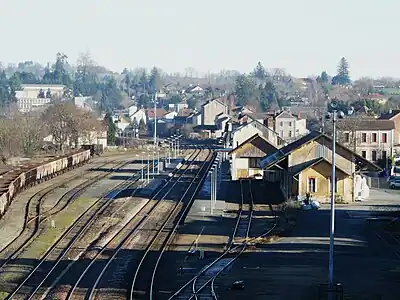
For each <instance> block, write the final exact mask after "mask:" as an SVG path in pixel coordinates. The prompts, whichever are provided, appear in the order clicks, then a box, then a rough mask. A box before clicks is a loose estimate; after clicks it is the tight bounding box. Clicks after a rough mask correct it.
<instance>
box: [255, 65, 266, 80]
mask: <svg viewBox="0 0 400 300" xmlns="http://www.w3.org/2000/svg"><path fill="white" fill-rule="evenodd" d="M253 75H254V77H255V78H256V79H258V80H259V81H260V82H262V81H264V80H265V79H266V78H267V72H266V71H265V68H264V66H263V65H262V64H261V62H258V63H257V66H256V68H255V69H254V71H253Z"/></svg>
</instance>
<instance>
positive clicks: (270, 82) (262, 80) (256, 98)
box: [235, 57, 351, 111]
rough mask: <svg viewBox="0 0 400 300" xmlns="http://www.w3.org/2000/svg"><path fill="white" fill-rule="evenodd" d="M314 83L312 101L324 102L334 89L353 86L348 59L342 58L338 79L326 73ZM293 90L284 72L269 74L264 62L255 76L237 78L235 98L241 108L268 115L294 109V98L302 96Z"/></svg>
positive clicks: (290, 81)
mask: <svg viewBox="0 0 400 300" xmlns="http://www.w3.org/2000/svg"><path fill="white" fill-rule="evenodd" d="M310 81H312V80H310ZM312 83H313V84H311V85H310V86H311V88H310V89H311V90H310V92H311V93H312V95H310V98H315V97H317V98H318V97H319V98H324V99H325V97H326V95H327V94H328V93H329V90H330V89H332V87H334V86H345V85H348V84H350V83H351V80H350V75H349V65H348V62H347V60H346V58H344V57H343V58H341V60H340V62H339V64H338V66H337V74H336V75H335V76H333V77H330V76H329V75H328V74H327V73H326V72H325V71H323V72H322V73H321V74H320V75H319V76H318V77H316V79H315V82H312ZM293 86H294V81H293V78H292V77H291V76H289V75H287V74H286V73H285V72H284V70H282V69H272V70H267V69H266V68H265V67H264V66H263V65H262V64H261V62H258V64H257V66H256V67H255V68H254V70H253V71H252V72H251V73H249V74H240V75H239V76H237V78H236V82H235V94H236V99H237V102H238V104H239V105H249V106H251V107H253V108H254V109H256V110H261V111H268V110H275V109H279V108H282V107H283V106H287V105H290V102H289V100H290V98H292V97H293V96H299V93H298V91H294V89H293V88H292V87H293ZM290 90H292V94H291V93H290V92H289V91H290Z"/></svg>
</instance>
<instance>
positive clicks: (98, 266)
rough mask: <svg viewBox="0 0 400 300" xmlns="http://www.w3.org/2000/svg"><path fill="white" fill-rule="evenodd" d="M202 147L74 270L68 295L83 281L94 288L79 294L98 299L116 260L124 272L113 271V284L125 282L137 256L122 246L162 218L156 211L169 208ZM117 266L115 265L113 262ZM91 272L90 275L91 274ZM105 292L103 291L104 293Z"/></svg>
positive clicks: (85, 284)
mask: <svg viewBox="0 0 400 300" xmlns="http://www.w3.org/2000/svg"><path fill="white" fill-rule="evenodd" d="M201 151H202V150H201V149H199V150H197V151H194V152H193V153H192V154H191V155H190V157H189V158H188V159H187V163H186V164H185V163H184V164H182V166H181V168H179V170H178V171H177V172H176V173H175V174H173V176H172V177H170V178H169V179H168V180H167V182H165V183H164V185H163V186H162V187H161V188H160V189H159V190H158V192H157V193H156V194H155V195H154V196H153V197H151V198H150V199H148V200H146V202H145V203H142V205H141V206H140V207H139V208H138V209H137V211H136V213H134V214H133V215H132V216H130V217H129V220H127V221H126V222H125V224H124V225H121V226H120V228H119V230H117V231H116V232H115V233H113V235H112V237H111V238H110V239H109V240H108V242H106V243H105V244H104V245H103V246H101V247H100V248H99V249H97V251H96V253H92V255H91V261H90V263H89V264H88V265H87V266H86V267H85V268H84V269H83V270H75V271H76V272H71V275H72V276H73V274H80V276H79V277H78V278H75V277H74V276H73V278H71V281H72V282H74V284H73V286H72V288H71V289H69V291H68V292H67V296H66V299H73V298H74V297H76V296H77V293H78V287H79V285H82V284H83V285H84V286H89V287H90V288H89V289H88V290H87V291H86V293H85V294H83V295H82V294H80V295H79V296H80V297H79V298H85V299H94V298H95V297H96V296H99V294H101V293H99V291H97V290H96V288H97V287H98V286H99V284H100V283H101V282H102V281H105V280H107V279H108V278H109V277H107V276H105V275H107V272H109V271H110V266H111V265H112V263H113V262H115V263H116V265H119V266H121V265H122V269H123V270H121V268H119V272H120V273H122V274H120V276H118V277H119V278H115V274H114V272H113V274H112V275H113V283H112V284H113V285H120V286H121V285H123V284H124V282H125V281H124V277H125V276H124V275H125V273H126V272H127V271H128V270H127V266H128V265H129V263H130V262H131V261H132V260H133V259H134V255H125V254H124V255H122V257H121V255H120V254H121V252H122V250H125V249H130V248H131V247H130V245H132V244H135V240H138V238H140V233H141V230H142V229H143V227H144V226H145V225H146V224H147V223H148V222H149V220H150V219H152V218H153V216H156V217H157V218H158V220H159V221H161V219H162V216H163V214H157V213H156V212H157V211H158V210H159V209H160V208H161V209H163V210H164V209H166V207H165V206H163V204H165V202H163V201H162V200H163V199H164V198H165V196H166V195H168V194H169V193H170V192H171V191H172V190H173V189H174V188H176V186H177V184H178V183H179V182H180V179H181V178H182V177H183V176H185V174H187V172H188V171H189V170H190V167H191V166H192V164H193V162H194V161H195V159H196V158H197V157H198V156H199V155H200V153H201ZM113 267H115V266H114V265H113ZM89 274H90V276H88V275H89ZM100 296H101V295H100ZM106 298H107V297H106Z"/></svg>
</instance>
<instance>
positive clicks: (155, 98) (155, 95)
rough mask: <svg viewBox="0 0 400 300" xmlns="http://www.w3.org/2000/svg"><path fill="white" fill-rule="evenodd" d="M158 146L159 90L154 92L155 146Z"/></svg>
mask: <svg viewBox="0 0 400 300" xmlns="http://www.w3.org/2000/svg"><path fill="white" fill-rule="evenodd" d="M156 146H157V92H156V93H155V94H154V147H156Z"/></svg>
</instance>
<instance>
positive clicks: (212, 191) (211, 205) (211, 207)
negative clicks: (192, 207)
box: [210, 166, 214, 215]
mask: <svg viewBox="0 0 400 300" xmlns="http://www.w3.org/2000/svg"><path fill="white" fill-rule="evenodd" d="M213 174H214V166H212V167H211V169H210V213H211V215H212V214H213V203H214V178H213V177H214V176H213Z"/></svg>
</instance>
